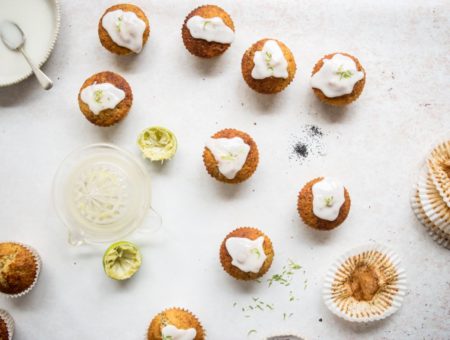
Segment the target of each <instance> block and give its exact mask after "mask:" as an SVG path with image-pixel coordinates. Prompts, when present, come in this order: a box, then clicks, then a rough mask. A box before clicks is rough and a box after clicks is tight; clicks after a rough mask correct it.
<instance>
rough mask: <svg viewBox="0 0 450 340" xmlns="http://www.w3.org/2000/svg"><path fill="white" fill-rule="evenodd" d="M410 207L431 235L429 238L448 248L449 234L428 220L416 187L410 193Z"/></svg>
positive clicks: (449, 242)
mask: <svg viewBox="0 0 450 340" xmlns="http://www.w3.org/2000/svg"><path fill="white" fill-rule="evenodd" d="M411 208H412V210H413V212H414V214H415V215H416V217H417V219H418V220H419V222H420V223H421V224H422V225H423V226H424V227H425V229H426V230H427V231H428V234H429V235H430V236H431V238H432V239H433V240H434V241H435V242H437V243H438V244H440V245H441V246H443V247H445V248H447V249H450V235H449V234H446V233H445V232H443V231H442V230H441V229H439V228H438V227H436V225H435V224H434V223H433V222H431V221H430V219H429V218H428V216H427V214H426V213H425V211H424V210H423V208H422V204H421V202H420V197H419V192H418V190H417V188H414V190H413V193H412V195H411Z"/></svg>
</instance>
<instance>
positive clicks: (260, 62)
mask: <svg viewBox="0 0 450 340" xmlns="http://www.w3.org/2000/svg"><path fill="white" fill-rule="evenodd" d="M253 62H254V63H255V66H254V67H253V70H252V77H253V79H264V78H268V77H275V78H284V79H286V78H287V77H289V73H288V62H287V60H286V58H285V57H284V54H283V51H282V49H281V48H280V46H279V45H278V43H277V42H276V41H275V40H267V41H266V42H265V44H264V46H263V49H262V50H261V51H256V52H255V56H254V57H253Z"/></svg>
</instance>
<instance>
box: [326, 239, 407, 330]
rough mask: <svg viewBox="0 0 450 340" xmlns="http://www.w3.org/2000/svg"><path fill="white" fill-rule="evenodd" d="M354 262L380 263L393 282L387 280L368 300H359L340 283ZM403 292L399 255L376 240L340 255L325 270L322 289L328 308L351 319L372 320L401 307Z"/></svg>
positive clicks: (382, 317)
mask: <svg viewBox="0 0 450 340" xmlns="http://www.w3.org/2000/svg"><path fill="white" fill-rule="evenodd" d="M352 262H353V263H352ZM357 263H363V264H368V265H372V266H375V265H376V264H379V265H380V266H381V267H382V268H383V270H384V273H385V274H386V276H389V277H390V278H391V279H392V282H389V283H386V285H385V287H384V288H383V291H381V292H379V291H377V292H376V293H375V297H374V299H372V301H370V302H369V301H358V300H356V299H355V298H353V297H352V296H349V295H348V294H344V295H345V296H344V295H343V294H342V293H343V290H342V288H343V287H342V286H343V285H344V284H345V282H346V281H347V279H346V278H349V277H350V275H351V274H352V272H351V269H352V268H351V267H352V266H353V267H355V264H357ZM405 294H406V274H405V270H404V269H403V267H402V265H401V261H400V259H399V257H398V256H397V255H396V254H395V253H394V252H393V251H391V250H390V249H388V248H386V247H385V246H382V245H378V244H370V245H364V246H360V247H358V248H355V249H352V250H350V251H348V252H346V253H344V254H343V255H341V256H340V257H339V258H338V259H337V260H336V261H335V262H334V263H333V265H332V266H331V267H330V269H329V270H328V273H327V274H326V277H325V283H324V289H323V298H324V302H325V304H326V305H327V307H328V309H329V310H330V311H331V312H332V313H334V314H335V315H337V316H339V317H341V318H343V319H345V320H347V321H352V322H371V321H375V320H381V319H384V318H386V317H388V316H390V315H392V314H393V313H395V312H396V311H397V310H398V309H399V308H400V306H401V304H402V302H403V297H404V296H405ZM377 295H378V296H377Z"/></svg>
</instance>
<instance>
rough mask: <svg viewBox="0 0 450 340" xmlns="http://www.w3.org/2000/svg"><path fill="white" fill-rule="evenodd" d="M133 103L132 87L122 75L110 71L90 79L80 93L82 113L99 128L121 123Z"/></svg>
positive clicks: (79, 102)
mask: <svg viewBox="0 0 450 340" xmlns="http://www.w3.org/2000/svg"><path fill="white" fill-rule="evenodd" d="M132 103H133V93H132V92H131V87H130V85H128V83H127V81H126V80H125V79H124V78H122V77H121V76H120V75H118V74H117V73H114V72H109V71H106V72H100V73H97V74H94V75H93V76H91V77H90V78H88V79H87V80H86V81H85V82H84V84H83V86H81V89H80V92H79V93H78V105H79V106H80V110H81V112H83V114H84V116H85V117H86V118H87V120H89V121H90V122H91V123H93V124H95V125H98V126H110V125H113V124H115V123H117V122H119V121H121V120H122V119H123V118H125V116H126V115H127V114H128V111H130V108H131V104H132Z"/></svg>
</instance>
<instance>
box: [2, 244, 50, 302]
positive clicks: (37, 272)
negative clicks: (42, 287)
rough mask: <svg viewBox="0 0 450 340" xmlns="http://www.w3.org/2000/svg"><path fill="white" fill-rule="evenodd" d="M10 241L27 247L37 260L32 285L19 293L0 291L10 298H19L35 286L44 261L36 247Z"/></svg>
mask: <svg viewBox="0 0 450 340" xmlns="http://www.w3.org/2000/svg"><path fill="white" fill-rule="evenodd" d="M10 243H14V244H18V245H20V246H22V247H24V248H26V249H27V250H28V251H29V252H30V253H31V254H32V255H33V257H34V259H35V262H36V276H35V277H34V281H33V283H32V284H31V285H30V287H28V288H27V289H25V290H24V291H23V292H20V293H17V294H5V293H1V292H0V295H2V296H6V297H9V298H18V297H21V296H24V295H26V294H28V293H29V292H30V291H31V290H32V289H33V288H34V286H35V285H36V282H37V280H38V277H39V273H40V272H41V266H42V261H41V257H40V256H39V254H38V252H37V251H36V250H35V249H34V248H32V247H30V246H29V245H26V244H23V243H20V242H10Z"/></svg>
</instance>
